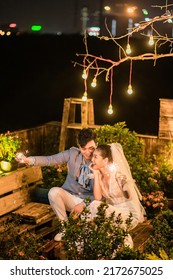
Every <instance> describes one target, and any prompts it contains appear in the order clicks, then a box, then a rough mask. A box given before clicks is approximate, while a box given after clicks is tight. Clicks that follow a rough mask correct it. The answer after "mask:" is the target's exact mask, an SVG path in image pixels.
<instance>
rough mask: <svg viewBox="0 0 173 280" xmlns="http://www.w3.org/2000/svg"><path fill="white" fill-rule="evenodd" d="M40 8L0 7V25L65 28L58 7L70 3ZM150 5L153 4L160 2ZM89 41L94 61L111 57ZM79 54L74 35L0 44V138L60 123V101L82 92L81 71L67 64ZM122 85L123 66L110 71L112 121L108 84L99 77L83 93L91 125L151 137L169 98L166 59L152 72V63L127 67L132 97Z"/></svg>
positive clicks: (33, 2)
mask: <svg viewBox="0 0 173 280" xmlns="http://www.w3.org/2000/svg"><path fill="white" fill-rule="evenodd" d="M2 2H5V3H2ZM43 2H44V3H43ZM45 2H46V1H38V0H30V1H24V0H23V1H19V0H18V1H17V0H15V1H12V0H11V1H10V0H6V1H0V18H1V20H4V22H6V21H7V19H8V20H9V21H13V20H14V21H18V22H20V25H21V26H23V28H25V27H24V25H25V24H26V26H27V25H28V23H29V22H30V23H31V22H32V21H33V19H34V18H35V19H36V18H38V16H40V21H41V19H42V20H43V18H44V21H45V22H46V20H47V22H49V24H50V27H49V28H50V30H51V28H52V26H53V22H54V23H57V22H58V21H59V22H61V24H62V23H63V21H61V20H60V18H61V19H62V17H63V18H64V19H65V21H64V26H65V27H66V26H67V22H68V21H67V20H68V16H65V15H66V14H64V12H62V11H64V10H65V9H66V12H67V8H66V7H65V8H64V7H62V2H63V3H65V2H68V5H69V6H68V7H72V6H73V5H72V4H73V3H74V1H71V0H69V1H54V0H50V1H49V5H48V4H46V3H45ZM80 2H81V1H80ZM82 2H86V1H82ZM91 2H95V1H91ZM133 2H137V1H133ZM141 2H145V1H140V3H141ZM147 2H149V1H147ZM150 2H152V3H153V2H157V4H159V2H160V1H150ZM161 2H163V1H161ZM10 4H11V5H12V6H11V8H10V10H9V11H8V12H7V7H9V6H10ZM70 4H71V6H70ZM43 8H46V11H45V10H44V9H43ZM40 11H41V14H40ZM44 11H45V12H44ZM68 12H69V9H68ZM2 14H3V16H2ZM7 15H8V16H7ZM31 15H32V17H31ZM62 26H63V24H62ZM65 27H64V28H65ZM89 40H90V46H91V51H93V52H95V53H98V54H99V55H100V53H102V52H103V53H104V54H105V55H106V56H109V55H110V54H112V53H113V51H114V49H113V48H112V47H110V46H109V45H108V43H107V42H100V40H99V39H96V38H90V39H89ZM133 43H134V46H136V48H138V49H139V50H140V51H143V48H144V45H145V42H144V41H143V40H142V41H138V40H134V42H133ZM84 51H85V49H84V44H83V36H80V35H77V34H75V35H74V34H71V35H61V36H56V35H53V34H43V35H35V36H34V35H28V34H25V35H22V36H14V37H9V38H7V37H3V38H0V54H1V67H0V96H1V100H0V106H1V110H0V111H1V118H0V132H5V131H7V130H10V131H12V130H18V129H25V128H29V127H33V126H36V125H40V124H43V123H45V122H48V121H55V120H57V121H61V118H62V110H63V101H64V98H66V97H81V96H82V94H83V91H84V85H83V81H82V79H81V71H82V70H81V68H80V67H74V66H73V63H72V61H77V60H78V58H77V57H76V53H81V52H84ZM128 79H129V65H128V64H123V65H121V66H120V67H118V68H117V70H116V75H115V80H114V94H113V106H114V108H115V113H114V114H113V115H112V116H109V115H108V114H107V107H108V105H109V90H110V88H109V83H105V81H104V77H102V78H101V79H100V82H99V83H98V87H97V88H96V89H91V88H90V87H88V94H89V97H90V98H93V100H94V107H95V122H96V124H105V123H108V124H114V123H115V122H118V121H125V122H126V123H127V126H128V127H129V128H130V129H131V130H135V131H136V132H137V133H141V134H150V135H157V133H158V122H159V98H172V97H173V83H172V58H167V59H163V60H159V61H157V63H156V66H154V65H153V61H150V62H136V63H135V64H134V66H133V87H134V89H135V92H134V95H133V96H128V95H127V94H126V87H127V85H128ZM6 112H8V115H7V116H6V115H5V113H6Z"/></svg>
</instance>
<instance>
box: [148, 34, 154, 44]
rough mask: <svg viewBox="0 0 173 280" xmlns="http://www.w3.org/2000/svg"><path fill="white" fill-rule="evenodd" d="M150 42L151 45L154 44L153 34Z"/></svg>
mask: <svg viewBox="0 0 173 280" xmlns="http://www.w3.org/2000/svg"><path fill="white" fill-rule="evenodd" d="M148 44H149V45H150V46H152V45H154V38H153V35H150V39H149V41H148Z"/></svg>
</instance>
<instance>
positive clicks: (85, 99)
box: [82, 91, 88, 101]
mask: <svg viewBox="0 0 173 280" xmlns="http://www.w3.org/2000/svg"><path fill="white" fill-rule="evenodd" d="M87 99H88V98H87V92H86V91H85V92H84V94H83V96H82V101H87Z"/></svg>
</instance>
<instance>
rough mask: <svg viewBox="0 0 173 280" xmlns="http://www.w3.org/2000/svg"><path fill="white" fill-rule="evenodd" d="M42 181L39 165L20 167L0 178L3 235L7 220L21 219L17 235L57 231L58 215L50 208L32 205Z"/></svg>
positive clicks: (42, 205)
mask: <svg viewBox="0 0 173 280" xmlns="http://www.w3.org/2000/svg"><path fill="white" fill-rule="evenodd" d="M41 180H42V170H41V167H39V166H30V167H24V168H20V169H18V170H16V171H13V172H10V173H9V174H6V175H4V176H1V177H0V206H1V207H0V233H2V232H4V230H5V229H6V221H8V222H10V221H12V220H13V218H14V217H18V218H19V220H20V225H19V226H18V233H19V234H22V233H24V232H26V231H34V232H35V233H37V234H38V235H39V236H45V235H48V234H49V233H51V232H54V231H55V229H56V225H55V224H56V223H55V221H56V216H55V214H54V212H53V211H52V209H51V207H50V205H47V204H43V203H37V202H33V201H32V199H33V193H34V189H35V187H36V185H37V184H38V183H40V182H41Z"/></svg>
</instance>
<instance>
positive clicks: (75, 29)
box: [0, 0, 164, 34]
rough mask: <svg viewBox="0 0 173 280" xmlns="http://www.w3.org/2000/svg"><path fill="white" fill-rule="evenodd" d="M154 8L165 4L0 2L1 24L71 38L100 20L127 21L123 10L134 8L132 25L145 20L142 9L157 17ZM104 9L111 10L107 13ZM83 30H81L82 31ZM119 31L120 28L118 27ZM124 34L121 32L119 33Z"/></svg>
mask: <svg viewBox="0 0 173 280" xmlns="http://www.w3.org/2000/svg"><path fill="white" fill-rule="evenodd" d="M152 5H153V6H156V5H157V6H159V5H164V0H160V1H159V0H153V1H145V0H144V1H135V0H134V1H128V0H124V1H114V0H94V1H92V0H80V1H79V0H64V1H57V0H50V1H41V0H30V1H22V0H16V1H13V0H6V1H5V2H4V1H0V24H1V25H2V24H9V23H13V22H15V23H16V24H17V27H18V29H19V31H21V32H29V31H31V26H32V25H33V24H38V25H41V26H42V32H43V33H54V34H72V33H82V32H83V31H84V30H83V28H85V25H86V27H87V26H88V27H91V26H95V25H96V26H99V25H100V20H101V16H102V19H103V21H104V18H105V17H106V18H108V20H109V19H111V20H112V19H116V20H117V18H118V21H120V20H121V21H123V20H124V19H125V18H127V16H128V15H127V14H126V7H128V6H135V7H136V11H135V13H134V14H133V21H134V23H135V21H138V20H144V15H142V9H144V8H146V9H147V10H148V11H149V16H150V17H153V16H156V14H157V13H160V12H161V11H160V9H159V8H156V7H155V8H154V7H152ZM105 6H109V7H110V8H111V10H110V11H109V12H108V11H107V12H106V11H105V10H104V7H105ZM84 7H86V8H87V15H86V24H85V19H84V18H83V17H84V16H83V13H84V12H83V8H84ZM83 26H84V27H83ZM120 27H121V25H120ZM121 31H122V32H124V31H125V30H124V29H123V30H122V29H120V31H119V32H121Z"/></svg>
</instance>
